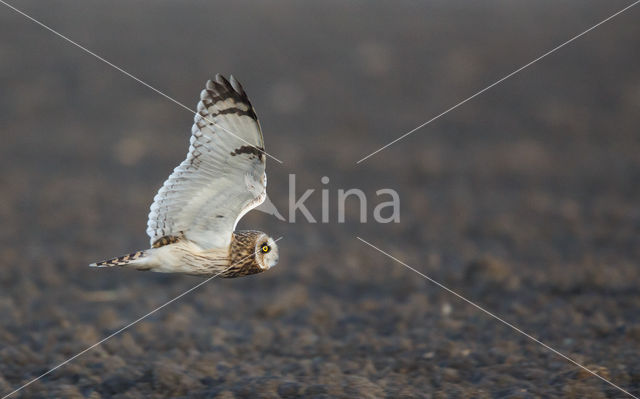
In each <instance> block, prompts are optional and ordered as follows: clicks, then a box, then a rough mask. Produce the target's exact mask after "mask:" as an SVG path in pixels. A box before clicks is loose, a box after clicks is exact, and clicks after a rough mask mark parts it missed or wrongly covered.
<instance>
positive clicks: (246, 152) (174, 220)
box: [147, 74, 267, 249]
mask: <svg viewBox="0 0 640 399" xmlns="http://www.w3.org/2000/svg"><path fill="white" fill-rule="evenodd" d="M194 122H195V123H194V125H193V128H192V129H191V141H190V142H191V145H190V147H189V153H188V154H187V159H185V160H184V161H183V162H182V163H181V164H180V165H178V167H176V168H175V169H174V171H173V173H172V174H171V176H169V178H168V179H167V181H165V182H164V185H163V186H162V188H160V191H158V194H156V196H155V198H154V201H153V204H152V205H151V211H150V213H149V222H148V223H147V234H148V235H149V237H150V238H151V244H152V245H153V244H154V243H155V242H156V241H157V240H159V239H161V238H163V237H165V236H175V237H180V236H184V237H186V238H187V239H189V240H191V241H194V242H195V243H196V244H198V245H200V246H201V247H202V248H204V249H211V248H226V247H228V246H229V244H230V242H231V234H232V233H233V230H234V229H235V227H236V224H237V223H238V220H240V218H241V217H242V216H244V214H245V213H247V212H248V211H250V210H251V209H253V208H254V207H256V206H258V205H260V204H261V203H262V202H263V201H264V198H265V196H266V191H265V190H266V186H267V177H266V174H265V160H266V155H265V153H264V142H263V138H262V131H261V130H260V124H259V123H258V118H257V116H256V113H255V111H254V109H253V107H252V106H251V103H250V102H249V99H248V98H247V95H246V93H245V92H244V90H243V89H242V86H241V85H240V84H239V83H238V82H237V81H236V80H235V79H234V78H233V76H231V82H229V81H227V80H226V79H225V78H224V77H222V76H221V75H219V74H218V75H216V78H215V81H211V80H210V81H208V82H207V84H206V88H205V89H204V90H203V91H202V93H200V102H199V103H198V113H197V114H196V116H195V118H194Z"/></svg>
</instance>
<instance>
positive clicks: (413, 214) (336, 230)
mask: <svg viewBox="0 0 640 399" xmlns="http://www.w3.org/2000/svg"><path fill="white" fill-rule="evenodd" d="M626 4H629V1H627V2H623V1H609V2H595V1H593V2H583V1H566V2H553V1H543V2H524V1H518V2H511V1H490V2H483V3H482V5H480V4H479V3H476V2H470V1H469V2H452V3H449V2H444V1H436V2H429V3H428V4H427V3H425V4H418V3H415V2H374V3H369V2H339V1H330V2H323V3H322V4H320V3H317V4H316V3H313V4H312V3H300V2H285V1H276V2H269V3H264V4H263V3H253V2H248V1H240V2H219V3H215V2H204V1H196V2H172V1H160V2H150V1H139V2H133V3H131V2H124V1H117V2H96V1H92V2H82V3H77V2H68V1H51V2H46V3H43V2H35V1H28V2H23V1H19V2H18V1H16V2H15V5H16V6H17V7H19V8H21V9H22V10H24V11H25V12H27V13H28V14H30V15H32V16H33V17H35V18H37V19H40V20H42V21H43V22H44V23H46V24H49V25H50V26H51V27H53V28H55V29H56V30H59V31H60V32H61V33H62V34H65V35H68V36H69V37H70V38H72V39H74V40H77V41H78V42H79V43H80V44H82V45H84V46H86V47H87V48H89V49H91V50H93V51H95V52H97V53H98V54H100V55H101V56H103V57H105V58H106V59H108V60H109V61H111V62H113V63H114V64H116V65H118V66H120V67H122V68H124V69H125V70H127V71H129V72H130V73H132V74H134V75H136V76H138V77H140V78H141V79H143V80H144V81H145V82H148V83H149V84H151V85H153V86H155V87H157V88H158V89H160V90H162V91H164V92H166V93H167V94H168V95H170V96H172V97H175V98H176V99H177V100H179V101H181V102H183V103H185V104H187V105H188V106H190V107H195V104H196V101H197V99H198V93H199V92H200V90H201V88H202V87H203V84H204V82H205V80H206V79H208V78H210V77H212V76H213V75H214V74H215V73H217V72H221V73H224V74H227V75H228V74H230V73H233V74H234V75H235V76H236V77H238V79H239V80H240V81H241V82H242V83H243V84H244V86H245V88H246V90H247V92H248V93H249V95H250V97H251V99H252V101H253V103H254V105H255V107H256V109H257V111H258V115H259V116H260V118H261V123H262V127H263V130H264V135H265V139H266V146H267V151H269V152H270V153H272V154H273V155H274V156H276V157H278V158H280V159H282V160H283V161H284V164H282V165H280V164H278V163H276V162H274V161H272V160H270V161H268V173H269V188H268V193H269V196H270V197H271V199H272V200H273V201H274V203H275V204H276V205H277V206H278V207H279V208H280V210H281V211H283V212H285V211H286V204H287V199H288V195H289V194H288V177H289V176H288V175H289V174H295V175H296V189H297V191H298V195H300V194H301V193H302V192H303V191H304V190H306V189H308V188H315V189H316V192H315V193H314V194H313V195H312V197H311V199H310V200H309V201H308V202H307V204H308V207H309V209H310V210H311V212H312V213H313V214H314V216H315V217H316V219H320V215H321V212H320V209H321V207H320V192H319V190H320V189H322V188H325V189H328V190H329V194H330V207H331V208H330V209H331V215H330V223H316V224H311V223H307V222H306V221H305V219H304V217H302V216H301V215H300V214H298V217H297V218H298V220H297V222H296V223H286V222H280V221H278V220H276V219H275V218H273V217H270V216H268V215H265V214H262V213H256V212H253V213H251V214H249V215H247V216H246V217H245V218H244V219H243V221H242V222H241V224H240V226H239V227H240V228H258V229H260V230H263V231H266V232H268V233H269V234H271V235H272V236H274V237H278V236H281V235H282V236H284V238H283V239H282V240H281V241H280V242H279V243H278V244H279V247H280V263H279V265H278V266H277V267H276V268H274V269H272V270H270V271H269V272H268V273H263V274H261V275H256V276H253V277H248V278H243V279H234V280H219V279H216V280H213V281H210V282H209V283H207V284H206V285H205V286H203V287H200V288H199V289H197V290H196V291H194V292H192V293H190V294H189V295H187V296H185V297H183V298H181V299H180V300H179V301H176V302H175V303H172V304H171V305H169V306H167V307H166V308H164V309H162V310H160V311H158V312H157V313H155V314H153V315H152V316H150V317H148V318H146V319H145V320H143V321H141V322H139V323H137V324H136V325H135V326H133V327H131V328H130V329H128V330H126V331H125V332H123V333H121V334H119V335H117V336H115V337H113V338H112V339H110V340H108V341H107V342H105V343H104V344H102V345H100V346H98V347H96V348H95V349H93V350H91V351H89V352H87V353H85V354H84V355H82V356H80V357H78V358H77V359H75V360H73V361H72V362H70V363H69V364H67V365H64V366H63V367H60V368H59V369H58V370H56V371H54V372H52V373H51V374H49V375H47V376H46V377H44V378H42V379H41V380H39V381H37V382H35V383H33V384H32V385H30V386H29V387H27V388H26V389H24V390H23V391H21V392H19V393H18V394H16V396H18V397H19V396H22V397H52V398H53V397H56V398H57V397H65V398H76V397H87V398H109V397H122V398H124V397H152V398H153V397H157V398H160V397H196V398H198V397H203V398H255V397H264V398H275V397H283V398H293V397H316V398H321V397H363V398H367V397H369V398H379V397H388V398H399V397H405V398H414V397H415V398H422V397H426V398H432V397H433V398H440V397H477V398H484V397H499V398H502V397H504V398H507V397H508V398H516V397H518V398H529V397H574V398H585V397H592V398H602V397H622V395H623V394H622V393H621V392H620V391H617V390H616V389H615V388H613V387H611V386H609V385H607V384H605V383H604V382H602V381H601V380H599V379H597V378H596V377H594V376H592V375H589V374H588V373H587V372H586V371H583V370H580V369H579V368H577V367H576V366H574V365H572V364H571V363H569V362H567V361H566V360H564V359H562V358H560V357H558V356H557V355H555V354H553V353H551V352H549V351H548V350H546V349H544V348H542V347H541V346H539V345H537V344H535V343H534V342H532V341H531V340H529V339H527V338H526V337H524V336H522V335H519V334H518V333H516V332H515V331H513V330H511V329H509V328H508V327H506V326H505V325H503V324H500V323H499V322H497V321H496V320H494V319H492V318H490V317H488V316H487V315H486V314H483V313H481V312H479V311H478V310H477V309H475V308H473V307H471V306H470V305H468V304H466V303H464V302H462V301H460V300H459V299H457V298H456V297H454V296H452V295H451V294H449V293H447V292H446V291H444V290H442V289H440V288H438V287H437V286H435V285H434V284H432V283H430V282H428V281H426V280H425V279H422V278H421V277H420V276H418V275H417V274H415V273H414V272H412V271H410V270H408V269H406V268H405V267H403V266H402V265H400V264H398V263H395V262H393V261H392V260H390V259H389V258H386V257H384V256H383V255H382V254H380V253H378V252H376V251H375V250H373V249H371V248H369V247H367V246H366V245H364V244H363V243H361V242H360V241H358V240H357V239H356V238H355V237H356V235H358V236H360V237H362V238H363V239H365V240H367V241H370V242H371V243H373V244H375V245H377V246H379V247H380V248H381V249H383V250H385V251H388V252H390V253H391V254H393V255H394V256H396V257H398V258H399V259H401V260H402V261H404V262H406V263H408V264H409V265H411V266H413V267H415V268H416V269H418V270H420V271H421V272H423V273H425V274H427V275H429V276H430V277H432V278H434V279H435V280H437V281H439V282H441V283H442V284H445V285H446V286H448V287H450V288H451V289H453V290H455V291H457V292H459V293H461V294H462V295H465V296H467V297H468V298H469V299H471V300H473V301H476V302H477V303H478V304H480V305H481V306H484V307H486V308H487V309H489V310H491V311H492V312H495V313H496V314H497V315H500V316H501V317H503V318H504V319H505V320H507V321H509V322H511V323H513V324H515V325H517V326H518V327H520V328H522V329H523V330H524V331H526V332H528V333H530V334H532V335H533V336H535V337H537V338H539V339H540V340H542V341H544V342H545V343H547V344H549V345H551V346H552V347H554V348H556V349H557V350H559V351H560V352H562V353H565V354H567V355H568V356H570V357H572V358H573V359H575V360H576V361H578V362H580V363H582V364H584V365H585V366H587V367H589V368H591V369H592V370H595V371H597V372H598V373H599V374H600V375H602V376H604V377H606V378H609V379H611V380H612V381H614V382H615V383H617V384H619V385H620V386H622V387H625V388H626V389H629V390H630V391H632V392H634V393H635V394H640V353H639V350H638V348H640V288H639V286H640V271H639V266H640V265H639V262H640V119H639V117H638V116H639V115H640V72H639V71H640V57H639V56H638V48H640V25H639V24H638V20H639V18H640V6H638V7H636V8H633V9H631V10H629V11H627V12H626V13H624V14H622V15H620V16H619V17H617V18H615V19H613V20H612V21H610V22H608V23H606V24H604V25H602V26H601V27H599V28H597V29H596V30H594V31H592V32H590V33H588V34H587V35H585V36H584V37H582V38H580V39H579V40H577V41H575V42H574V43H572V44H570V45H568V46H566V47H565V48H563V49H561V50H559V51H558V52H557V53H554V54H552V55H550V56H549V57H547V58H545V59H543V60H542V61H540V62H538V63H536V64H534V65H532V66H531V67H529V68H528V69H526V70H524V71H522V72H521V73H519V74H518V75H516V76H514V77H512V78H511V79H509V80H506V81H505V82H503V83H502V84H500V85H498V86H496V87H494V88H493V89H491V90H489V91H487V92H485V93H484V94H482V95H481V96H478V97H477V98H475V99H473V100H471V101H469V102H468V103H466V104H464V105H463V106H461V107H460V108H458V109H456V110H454V111H452V112H451V113H449V114H447V115H445V116H443V117H442V118H440V119H438V120H437V121H435V122H433V123H431V124H430V125H428V126H427V127H425V128H423V129H421V130H419V131H417V132H416V133H414V134H413V135H411V136H409V137H407V138H406V139H404V140H402V141H400V142H398V143H396V144H395V145H393V146H392V147H390V148H388V149H387V150H385V151H382V152H380V153H379V154H377V155H375V156H373V157H371V158H370V159H368V160H366V161H364V162H362V163H360V164H358V165H356V163H355V162H356V161H357V160H359V159H360V158H362V157H363V156H365V155H367V154H368V153H370V152H372V151H374V150H375V149H377V148H379V147H380V146H382V145H384V144H386V143H387V142H389V141H391V140H393V139H395V138H396V137H398V136H400V135H401V134H403V133H405V132H407V131H409V130H411V129H413V128H414V127H416V126H417V125H419V124H421V123H423V122H425V121H427V120H429V119H430V118H432V117H433V116H435V115H437V114H439V113H440V112H442V111H444V110H446V109H447V108H449V107H450V106H452V105H454V104H456V103H458V102H459V101H461V100H463V99H464V98H466V97H468V96H470V95H471V94H473V93H475V92H477V91H478V90H480V89H482V88H484V87H486V86H487V85H489V84H490V83H493V82H494V81H496V80H497V79H499V78H501V77H503V76H504V75H506V74H508V73H510V72H512V71H514V70H515V69H517V68H518V67H520V66H522V65H524V64H526V63H527V62H529V61H531V60H532V59H534V58H536V57H538V56H539V55H541V54H543V53H544V52H546V51H548V50H549V49H551V48H553V47H554V46H556V45H558V44H560V43H562V42H564V41H565V40H567V39H569V38H570V37H572V36H574V35H576V34H577V33H579V32H581V31H583V30H585V29H587V28H588V27H590V26H592V25H594V24H595V23H597V22H599V21H600V20H602V19H604V18H605V17H607V16H609V15H611V14H613V13H614V12H616V11H617V10H619V9H621V8H623V7H624V6H625V5H626ZM191 124H192V115H190V114H189V113H188V112H186V111H185V110H184V109H181V108H180V107H178V106H177V105H176V104H173V103H171V102H170V101H168V100H166V99H165V98H163V97H162V96H160V95H158V94H157V93H154V92H153V91H151V90H149V89H148V88H145V87H144V86H142V85H140V84H139V83H137V82H135V81H134V80H132V79H130V78H128V77H126V76H125V75H123V74H122V73H120V72H118V71H116V70H114V69H113V68H111V67H109V66H107V65H105V64H104V63H101V62H100V61H98V60H96V59H95V58H93V57H91V56H89V55H87V54H86V53H83V52H82V51H80V50H79V49H78V48H75V47H73V46H71V45H70V44H69V43H67V42H65V41H63V40H62V39H60V38H58V37H56V36H54V35H53V34H52V33H50V32H48V31H46V30H44V29H43V28H41V27H39V26H37V25H36V24H34V23H33V22H31V21H29V20H27V19H25V18H24V17H22V16H20V15H19V14H17V13H15V12H14V11H11V10H10V9H8V8H7V7H5V6H3V5H0V138H1V141H0V167H1V169H2V172H1V173H0V240H1V243H2V246H1V247H0V318H1V319H2V322H1V323H0V394H6V393H9V392H10V391H12V390H13V389H15V388H16V387H18V386H19V385H21V384H23V383H26V382H27V381H29V380H30V379H31V378H34V377H36V376H38V375H39V374H42V373H44V372H45V371H47V370H48V369H50V368H51V367H53V366H55V365H57V364H59V363H60V362H62V361H64V360H66V359H68V358H69V357H71V356H73V355H74V354H76V353H78V352H80V351H81V350H83V349H85V348H87V347H89V346H90V345H92V344H94V343H96V342H98V341H99V340H100V339H102V338H103V337H106V336H107V335H109V334H111V333H112V332H114V331H116V330H117V329H119V328H121V327H122V326H124V325H126V324H128V323H130V322H131V321H133V320H135V319H137V318H138V317H140V316H142V315H144V314H145V313H147V312H149V311H151V310H153V309H154V308H156V307H157V306H159V305H161V304H163V303H165V302H166V301H168V300H170V299H171V298H173V297H175V296H177V295H179V294H180V293H182V292H184V291H185V290H187V289H189V288H190V287H192V286H194V285H195V284H197V283H199V282H200V281H201V279H199V278H195V277H189V276H179V275H160V274H154V273H142V272H135V271H127V270H121V269H111V270H104V269H100V270H98V269H90V268H88V267H87V264H88V263H90V262H93V261H96V260H101V259H104V258H108V257H110V256H117V255H121V254H125V253H128V252H130V251H133V250H137V249H142V248H146V247H147V245H148V239H147V237H146V234H145V226H146V217H147V213H148V207H149V205H150V203H151V200H152V198H153V196H154V194H155V192H156V190H157V189H158V188H159V187H160V185H161V184H162V182H163V181H164V179H165V178H166V177H167V176H168V174H169V172H170V171H171V169H172V168H173V167H174V166H175V165H177V164H178V163H179V162H180V161H181V160H182V159H183V158H184V155H185V154H186V150H187V143H188V137H189V134H190V128H191ZM322 176H328V177H329V178H330V179H331V180H330V183H329V184H328V185H322V184H321V183H320V178H321V177H322ZM387 187H388V188H393V189H395V190H397V191H398V193H399V194H400V196H401V223H398V224H376V223H373V222H372V221H371V219H372V218H371V215H372V212H373V208H374V206H375V204H376V201H377V197H376V195H375V191H376V190H378V189H381V188H387ZM341 188H342V189H349V188H360V189H363V190H364V191H365V192H366V193H367V194H368V196H369V200H370V202H369V204H368V215H369V223H366V224H361V223H359V222H358V220H357V219H358V212H359V210H358V208H357V206H355V202H354V203H353V204H352V206H351V207H350V208H349V210H348V213H347V223H344V224H339V223H337V212H336V206H337V190H338V189H341ZM285 213H286V212H285Z"/></svg>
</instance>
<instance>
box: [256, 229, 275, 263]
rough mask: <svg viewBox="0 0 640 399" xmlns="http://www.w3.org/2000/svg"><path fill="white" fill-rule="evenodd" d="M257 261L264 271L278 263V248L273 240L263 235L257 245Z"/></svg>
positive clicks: (258, 237)
mask: <svg viewBox="0 0 640 399" xmlns="http://www.w3.org/2000/svg"><path fill="white" fill-rule="evenodd" d="M254 253H255V260H256V263H257V264H258V266H259V267H260V268H261V269H262V270H268V269H270V268H272V267H273V266H275V265H276V263H278V259H279V255H278V246H277V245H276V242H275V241H274V240H273V238H271V237H269V236H268V235H266V234H264V233H262V234H260V235H258V236H257V238H256V243H255V252H254Z"/></svg>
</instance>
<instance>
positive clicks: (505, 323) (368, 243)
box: [356, 236, 638, 399]
mask: <svg viewBox="0 0 640 399" xmlns="http://www.w3.org/2000/svg"><path fill="white" fill-rule="evenodd" d="M356 238H357V239H358V240H360V241H362V242H363V243H365V244H367V245H368V246H370V247H371V248H373V249H375V250H376V251H378V252H380V253H381V254H383V255H385V256H387V257H388V258H391V259H393V260H395V261H396V262H398V263H400V264H401V265H402V266H404V267H406V268H407V269H409V270H411V271H413V272H415V273H417V274H419V275H420V276H422V277H423V278H425V279H427V280H429V281H431V282H432V283H434V284H435V285H437V286H438V287H440V288H442V289H443V290H445V291H447V292H449V293H451V294H453V295H455V296H457V297H458V298H460V299H462V300H463V301H465V302H467V303H468V304H469V305H471V306H473V307H475V308H476V309H479V310H481V311H483V312H484V313H486V314H488V315H489V316H491V317H493V318H494V319H496V320H498V321H499V322H501V323H503V324H504V325H506V326H508V327H510V328H512V329H514V330H515V331H517V332H519V333H520V334H522V335H524V336H525V337H527V338H529V339H530V340H532V341H534V342H536V343H538V344H540V345H542V346H543V347H545V348H546V349H548V350H550V351H551V352H553V353H555V354H556V355H558V356H560V357H563V358H564V359H566V360H568V361H570V362H571V363H573V364H575V365H576V366H578V367H580V368H581V369H583V370H585V371H587V372H589V373H591V374H593V375H595V376H596V377H598V378H600V379H601V380H602V381H604V382H606V383H607V384H609V385H611V386H613V387H615V388H617V389H619V390H620V391H622V392H624V393H626V394H627V395H629V396H631V397H632V398H635V399H638V397H637V396H635V395H633V394H632V393H630V392H628V391H626V390H624V389H623V388H620V387H619V386H617V385H616V384H614V383H613V382H611V381H609V380H607V379H606V378H604V377H602V376H600V375H598V374H597V373H596V372H594V371H591V370H589V369H588V368H586V367H585V366H583V365H581V364H580V363H578V362H576V361H575V360H573V359H571V358H570V357H569V356H567V355H564V354H562V353H560V352H558V351H557V350H555V349H553V348H552V347H550V346H549V345H547V344H545V343H544V342H542V341H540V340H539V339H537V338H534V337H533V336H531V335H529V334H527V333H526V332H524V331H522V330H521V329H519V328H518V327H516V326H514V325H513V324H511V323H509V322H507V321H505V320H503V319H501V318H500V317H498V316H496V315H495V314H493V313H491V312H490V311H488V310H487V309H485V308H483V307H482V306H480V305H477V304H476V303H475V302H472V301H470V300H469V299H467V298H465V297H463V296H462V295H460V294H458V293H457V292H455V291H453V290H452V289H450V288H447V287H445V286H444V285H442V284H440V283H439V282H437V281H436V280H434V279H432V278H431V277H429V276H427V275H426V274H423V273H421V272H419V271H418V270H416V269H414V268H413V267H411V266H409V265H407V264H406V263H404V262H403V261H401V260H399V259H398V258H396V257H394V256H392V255H390V254H388V253H387V252H385V251H383V250H381V249H380V248H378V247H376V246H375V245H373V244H371V243H370V242H368V241H365V240H363V239H362V238H360V237H358V236H356Z"/></svg>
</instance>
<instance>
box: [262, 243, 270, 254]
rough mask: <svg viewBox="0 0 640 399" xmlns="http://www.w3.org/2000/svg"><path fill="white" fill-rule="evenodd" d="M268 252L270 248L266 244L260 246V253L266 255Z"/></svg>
mask: <svg viewBox="0 0 640 399" xmlns="http://www.w3.org/2000/svg"><path fill="white" fill-rule="evenodd" d="M269 251H271V247H270V246H268V245H267V244H264V245H263V246H262V252H264V253H265V254H266V253H267V252H269Z"/></svg>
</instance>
